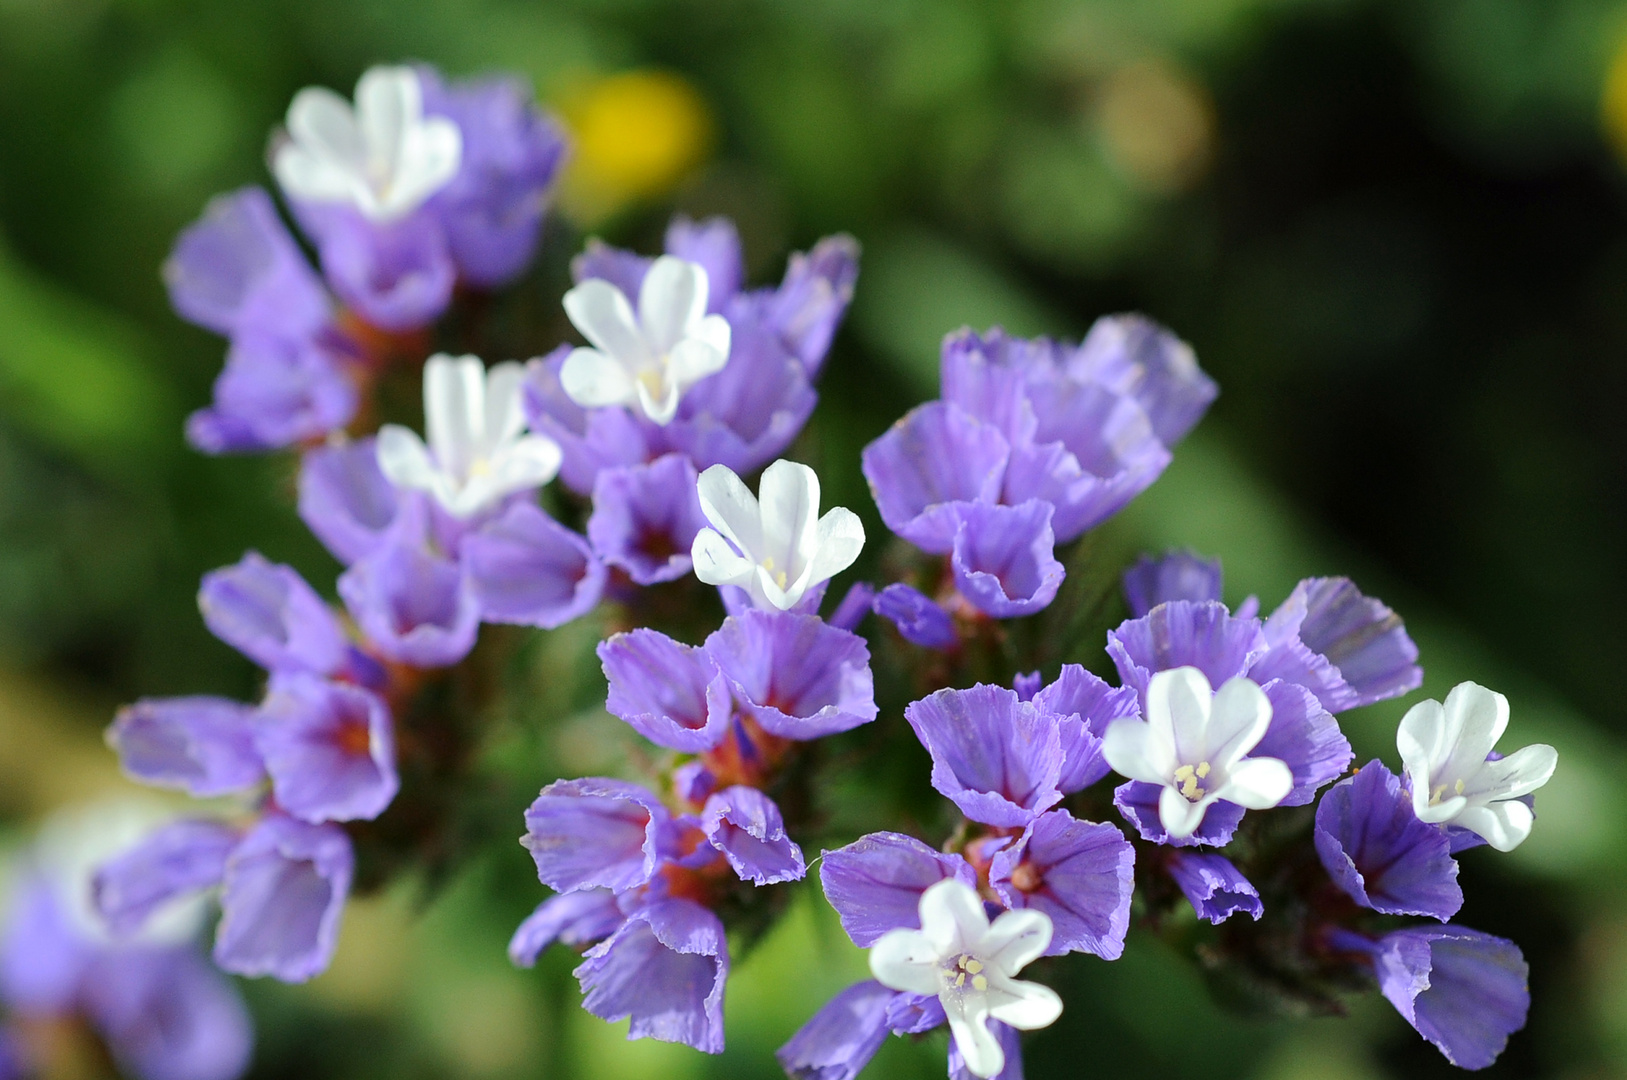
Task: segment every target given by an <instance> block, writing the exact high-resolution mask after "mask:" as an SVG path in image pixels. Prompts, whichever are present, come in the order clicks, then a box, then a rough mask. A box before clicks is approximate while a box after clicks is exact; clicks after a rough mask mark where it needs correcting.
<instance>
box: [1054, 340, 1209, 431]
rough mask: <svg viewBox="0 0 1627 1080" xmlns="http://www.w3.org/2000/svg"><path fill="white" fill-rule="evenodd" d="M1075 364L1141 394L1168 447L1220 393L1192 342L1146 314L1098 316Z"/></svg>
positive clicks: (1079, 374) (1080, 371)
mask: <svg viewBox="0 0 1627 1080" xmlns="http://www.w3.org/2000/svg"><path fill="white" fill-rule="evenodd" d="M1069 369H1070V372H1071V373H1072V374H1073V375H1074V377H1075V378H1083V379H1092V380H1094V381H1097V382H1100V383H1103V384H1104V385H1107V386H1110V387H1112V388H1113V389H1115V390H1118V391H1119V392H1121V393H1126V394H1129V395H1130V396H1131V397H1133V398H1135V399H1136V401H1137V402H1138V403H1139V404H1140V405H1141V407H1142V409H1143V410H1144V411H1145V412H1146V414H1147V417H1148V418H1149V419H1150V420H1151V421H1152V427H1153V431H1154V432H1156V433H1157V435H1158V438H1159V440H1160V441H1162V442H1163V443H1164V445H1165V446H1174V445H1175V444H1176V443H1178V442H1180V441H1181V440H1182V439H1183V438H1185V437H1186V434H1187V432H1189V431H1191V430H1192V429H1193V428H1194V427H1196V426H1197V423H1198V421H1199V420H1201V419H1203V414H1204V413H1206V412H1207V411H1208V410H1209V406H1210V405H1211V404H1213V402H1214V400H1215V398H1216V397H1218V396H1219V395H1220V387H1219V386H1217V385H1216V384H1215V381H1214V380H1213V379H1211V378H1210V377H1209V376H1208V375H1206V374H1204V372H1203V369H1202V368H1200V367H1198V361H1197V357H1196V356H1195V355H1193V352H1192V348H1191V346H1189V345H1187V344H1186V342H1184V341H1182V340H1181V339H1180V338H1178V337H1176V336H1175V335H1174V334H1172V333H1170V332H1169V331H1168V330H1166V329H1165V328H1164V327H1162V326H1159V325H1158V324H1157V323H1155V322H1153V321H1152V320H1151V319H1148V318H1146V317H1144V316H1141V315H1109V316H1106V317H1104V318H1101V319H1097V320H1096V324H1095V325H1094V326H1092V327H1091V328H1090V333H1089V334H1087V335H1086V336H1085V340H1084V341H1083V342H1082V343H1081V344H1080V346H1079V350H1078V352H1077V353H1076V354H1075V355H1074V357H1073V358H1072V359H1071V360H1070V361H1069Z"/></svg>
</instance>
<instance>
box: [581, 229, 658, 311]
mask: <svg viewBox="0 0 1627 1080" xmlns="http://www.w3.org/2000/svg"><path fill="white" fill-rule="evenodd" d="M654 261H655V260H654V259H653V258H650V257H649V256H647V255H639V254H637V253H636V252H632V251H626V250H624V249H622V248H615V247H611V246H610V245H609V244H606V243H605V242H604V241H602V240H600V239H598V238H597V237H593V238H590V239H589V240H588V242H587V246H586V247H584V248H583V249H582V254H580V255H578V256H576V258H574V259H572V260H571V280H572V281H574V282H576V283H577V284H578V285H580V284H581V283H582V282H584V281H586V280H588V279H589V278H603V279H604V280H605V281H608V282H610V284H612V285H614V286H615V287H616V288H618V289H620V290H621V291H622V292H623V293H624V294H625V295H626V296H627V299H628V301H629V302H631V303H635V304H636V303H637V302H638V291H639V288H640V287H641V286H642V285H643V284H644V275H645V274H647V273H649V270H650V264H651V263H653V262H654Z"/></svg>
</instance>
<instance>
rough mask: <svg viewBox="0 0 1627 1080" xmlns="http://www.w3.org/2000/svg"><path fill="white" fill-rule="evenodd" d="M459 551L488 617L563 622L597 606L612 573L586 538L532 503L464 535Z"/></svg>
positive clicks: (536, 622) (548, 625)
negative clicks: (595, 553)
mask: <svg viewBox="0 0 1627 1080" xmlns="http://www.w3.org/2000/svg"><path fill="white" fill-rule="evenodd" d="M460 555H461V557H462V563H463V568H464V571H465V573H467V574H468V577H469V591H470V592H471V593H472V594H473V595H474V598H475V602H476V604H477V605H478V607H479V609H480V617H481V618H482V619H484V620H485V621H486V622H501V623H518V624H520V625H522V626H540V627H542V628H543V629H545V630H552V629H553V628H555V627H557V626H563V625H565V624H566V623H568V622H570V621H571V620H572V619H576V618H579V617H580V616H582V615H586V614H587V613H588V612H589V611H592V610H593V608H594V607H595V606H597V605H598V603H599V597H600V596H601V595H603V593H604V586H605V580H606V578H607V577H608V575H607V573H606V571H605V567H604V564H603V563H602V562H600V561H599V559H598V557H597V556H595V555H594V554H593V549H592V548H590V547H589V546H588V543H587V541H586V540H584V539H583V538H582V537H580V536H578V535H577V534H576V533H574V532H572V531H571V530H569V529H567V528H565V526H563V525H561V524H559V522H557V521H555V520H554V519H553V518H551V517H549V516H548V515H547V514H545V513H543V512H542V510H541V509H540V508H539V507H537V506H536V505H535V504H534V503H528V502H516V503H513V504H512V505H510V506H509V508H508V509H507V510H505V511H504V512H503V514H502V516H501V517H499V518H497V519H495V520H493V521H490V522H488V523H487V524H485V525H483V526H482V527H481V528H480V529H479V530H477V531H476V532H474V533H472V534H470V535H469V536H467V537H465V538H464V540H463V544H462V546H461V549H460Z"/></svg>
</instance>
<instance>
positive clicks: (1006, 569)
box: [950, 499, 1064, 619]
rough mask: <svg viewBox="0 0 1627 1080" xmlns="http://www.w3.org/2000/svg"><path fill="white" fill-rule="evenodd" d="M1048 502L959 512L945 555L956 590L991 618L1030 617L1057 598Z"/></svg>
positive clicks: (1058, 570)
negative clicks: (951, 542) (947, 551)
mask: <svg viewBox="0 0 1627 1080" xmlns="http://www.w3.org/2000/svg"><path fill="white" fill-rule="evenodd" d="M1052 513H1053V510H1052V506H1051V504H1050V503H1047V502H1043V501H1041V500H1039V499H1030V500H1029V501H1028V502H1025V503H1022V504H1021V505H1018V506H990V505H987V504H984V503H972V504H969V505H966V506H962V507H961V508H960V510H959V514H958V516H959V519H960V520H959V525H958V526H957V527H956V530H955V542H954V546H953V550H952V552H951V555H950V568H951V569H952V570H953V572H954V577H955V587H956V588H957V589H959V590H960V594H961V595H962V596H964V597H965V598H966V599H967V600H969V601H970V602H971V603H972V605H973V606H974V607H976V608H977V609H978V610H979V611H981V612H983V613H984V614H985V615H991V616H993V617H994V618H996V619H1009V618H1014V617H1016V616H1019V615H1032V614H1033V613H1034V612H1036V611H1039V610H1041V609H1042V608H1044V607H1045V606H1046V605H1048V604H1049V603H1050V602H1051V601H1052V600H1054V599H1056V594H1057V590H1058V589H1060V588H1061V587H1062V578H1063V576H1064V572H1063V569H1062V564H1061V563H1059V562H1057V560H1056V557H1055V556H1054V555H1053V554H1052V548H1053V547H1054V545H1055V537H1054V535H1053V534H1052V532H1051V515H1052Z"/></svg>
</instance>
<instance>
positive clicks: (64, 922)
mask: <svg viewBox="0 0 1627 1080" xmlns="http://www.w3.org/2000/svg"><path fill="white" fill-rule="evenodd" d="M8 891H9V895H8V896H7V897H6V912H5V919H6V921H5V928H4V932H3V934H0V997H3V998H4V1001H5V1004H6V1006H7V1007H8V1008H10V1009H12V1010H15V1011H17V1012H23V1013H37V1014H44V1015H54V1014H63V1013H68V1012H71V1011H72V1010H73V1008H74V1003H75V998H76V997H77V996H78V994H79V987H80V985H81V983H82V981H83V979H84V975H85V969H86V967H88V966H89V964H90V963H91V961H92V960H93V959H94V957H95V952H96V950H95V949H94V948H93V947H92V946H91V945H90V943H89V942H87V941H86V940H85V936H84V931H83V930H82V929H80V928H79V927H78V926H76V925H75V924H74V921H73V916H72V915H71V913H70V912H69V909H68V906H67V900H66V897H64V896H62V895H61V894H60V893H59V891H58V887H57V886H56V885H54V884H53V883H52V882H51V881H50V880H49V879H47V878H46V877H45V876H44V875H43V874H41V873H40V872H38V871H37V870H34V869H33V868H28V869H25V870H24V871H23V872H22V874H21V875H20V879H19V880H18V881H17V882H16V883H14V884H13V885H12V886H11V888H10V889H9V890H8Z"/></svg>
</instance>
